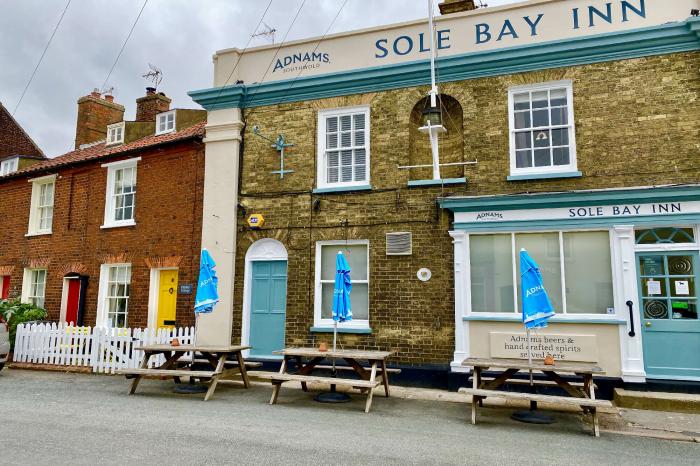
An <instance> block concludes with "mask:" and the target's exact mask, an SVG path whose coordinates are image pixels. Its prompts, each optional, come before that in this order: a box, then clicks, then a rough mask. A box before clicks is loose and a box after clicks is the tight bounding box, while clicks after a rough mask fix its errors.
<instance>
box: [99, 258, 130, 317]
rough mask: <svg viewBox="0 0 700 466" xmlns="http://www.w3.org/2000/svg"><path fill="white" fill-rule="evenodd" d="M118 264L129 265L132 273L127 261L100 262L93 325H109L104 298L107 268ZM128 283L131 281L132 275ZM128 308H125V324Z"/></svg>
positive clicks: (107, 274) (105, 295)
mask: <svg viewBox="0 0 700 466" xmlns="http://www.w3.org/2000/svg"><path fill="white" fill-rule="evenodd" d="M120 265H125V266H129V267H131V268H132V269H131V272H132V273H133V266H132V264H131V263H129V262H119V263H114V264H100V283H99V289H98V292H97V317H96V318H95V327H109V326H108V325H107V309H106V306H105V304H106V299H107V281H108V280H109V268H110V267H117V266H120ZM130 283H133V275H132V280H130ZM129 300H131V292H130V293H129ZM128 316H129V309H128V308H127V326H128V318H129V317H128Z"/></svg>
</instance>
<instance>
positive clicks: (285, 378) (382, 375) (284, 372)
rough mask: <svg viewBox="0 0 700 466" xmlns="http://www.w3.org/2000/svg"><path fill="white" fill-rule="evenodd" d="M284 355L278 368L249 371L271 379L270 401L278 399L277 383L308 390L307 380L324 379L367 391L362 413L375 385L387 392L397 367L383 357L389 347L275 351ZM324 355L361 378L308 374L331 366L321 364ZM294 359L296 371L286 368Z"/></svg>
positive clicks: (311, 381) (329, 382) (319, 381)
mask: <svg viewBox="0 0 700 466" xmlns="http://www.w3.org/2000/svg"><path fill="white" fill-rule="evenodd" d="M276 353H277V354H281V355H282V356H283V357H284V360H283V361H282V365H281V367H280V370H279V372H277V373H274V372H251V373H250V375H251V376H255V377H259V378H264V379H268V380H270V382H271V383H272V396H271V397H270V404H275V403H277V397H278V396H279V392H280V387H281V386H282V384H283V383H285V382H291V381H296V382H301V387H302V389H303V390H304V391H308V387H307V384H308V383H314V382H315V383H325V384H329V385H331V386H334V385H345V386H350V387H353V388H356V389H359V390H360V391H361V392H362V393H365V394H366V395H367V401H366V403H365V413H368V412H369V410H370V407H371V406H372V397H373V395H374V389H375V388H377V387H378V386H380V385H383V386H384V393H385V395H386V396H387V397H388V396H389V373H390V372H394V373H396V372H397V371H399V370H398V369H389V368H387V367H386V360H387V359H388V358H389V357H390V356H391V355H392V354H393V353H392V352H390V351H361V350H336V351H319V350H318V349H317V348H286V349H284V350H282V351H278V352H276ZM324 359H341V360H343V361H345V363H347V365H342V366H337V367H336V369H337V370H352V371H354V372H355V373H356V374H357V375H358V376H359V377H360V378H359V379H352V378H337V377H319V376H314V375H311V372H313V371H314V370H317V369H330V368H331V366H328V365H321V364H320V363H321V362H323V361H324ZM292 360H293V361H295V362H296V367H297V369H298V370H297V372H295V373H290V372H289V366H290V364H289V362H290V361H292ZM358 361H367V362H368V363H369V367H364V366H363V365H361V364H360V363H359V362H358Z"/></svg>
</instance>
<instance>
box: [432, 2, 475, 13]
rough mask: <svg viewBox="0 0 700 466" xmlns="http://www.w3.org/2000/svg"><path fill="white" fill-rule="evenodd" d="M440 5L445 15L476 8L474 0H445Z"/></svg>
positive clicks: (441, 11)
mask: <svg viewBox="0 0 700 466" xmlns="http://www.w3.org/2000/svg"><path fill="white" fill-rule="evenodd" d="M438 6H439V7H440V14H443V15H449V14H452V13H460V12H462V11H470V10H476V5H474V0H445V1H444V2H442V3H441V4H440V5H438Z"/></svg>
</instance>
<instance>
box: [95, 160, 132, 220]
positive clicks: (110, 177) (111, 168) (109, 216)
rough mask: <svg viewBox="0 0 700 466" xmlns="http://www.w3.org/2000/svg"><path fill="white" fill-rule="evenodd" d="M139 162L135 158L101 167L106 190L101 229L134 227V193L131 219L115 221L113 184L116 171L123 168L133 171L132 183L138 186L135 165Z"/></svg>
mask: <svg viewBox="0 0 700 466" xmlns="http://www.w3.org/2000/svg"><path fill="white" fill-rule="evenodd" d="M140 160H141V157H136V158H133V159H128V160H120V161H119V162H112V163H105V164H103V165H102V167H103V168H106V169H107V190H106V191H105V193H106V194H105V213H104V223H103V224H102V226H101V228H103V229H104V228H118V227H128V226H134V225H136V191H134V206H133V210H132V216H133V218H131V219H127V220H115V219H114V217H115V209H116V203H115V189H114V188H115V182H116V173H117V171H118V170H122V169H125V168H133V169H134V181H135V183H136V186H138V170H137V165H138V162H139V161H140Z"/></svg>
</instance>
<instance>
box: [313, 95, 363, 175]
mask: <svg viewBox="0 0 700 466" xmlns="http://www.w3.org/2000/svg"><path fill="white" fill-rule="evenodd" d="M317 166H318V173H317V185H318V188H320V189H323V188H333V187H350V188H351V187H353V186H366V185H367V184H369V107H349V108H341V109H335V110H324V111H320V112H319V113H318V164H317Z"/></svg>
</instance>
